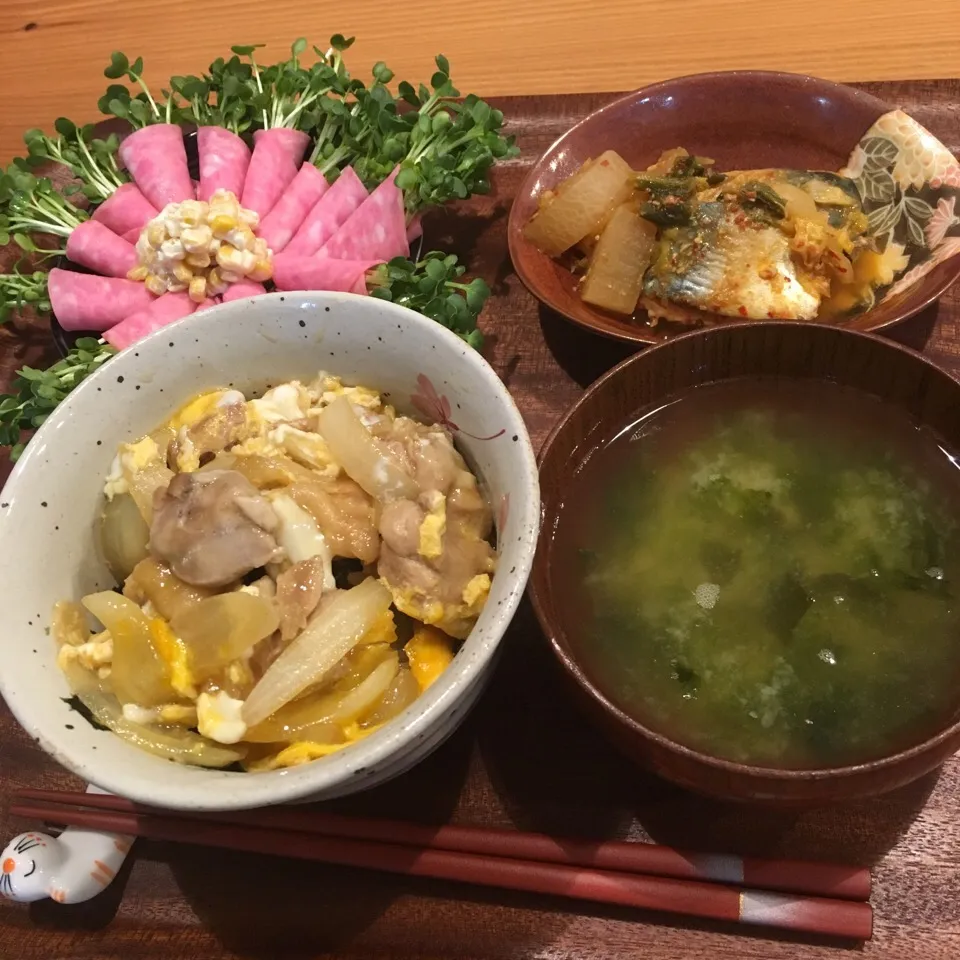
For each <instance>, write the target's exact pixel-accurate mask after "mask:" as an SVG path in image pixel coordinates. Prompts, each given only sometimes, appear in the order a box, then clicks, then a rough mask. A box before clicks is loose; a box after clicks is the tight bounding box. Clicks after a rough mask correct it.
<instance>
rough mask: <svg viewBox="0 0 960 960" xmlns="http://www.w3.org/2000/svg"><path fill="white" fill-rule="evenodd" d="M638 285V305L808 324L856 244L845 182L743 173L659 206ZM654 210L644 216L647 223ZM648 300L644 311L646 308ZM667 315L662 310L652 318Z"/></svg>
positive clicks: (855, 210) (853, 204)
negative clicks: (664, 212)
mask: <svg viewBox="0 0 960 960" xmlns="http://www.w3.org/2000/svg"><path fill="white" fill-rule="evenodd" d="M666 202H667V203H668V204H670V206H669V210H668V215H669V216H670V217H672V218H673V219H674V221H678V220H679V221H685V222H680V223H679V225H676V226H664V227H663V229H661V231H660V235H659V237H658V241H657V245H656V247H655V248H654V252H653V256H652V259H651V264H650V268H649V269H648V270H647V273H646V276H645V278H644V294H645V298H646V299H645V301H644V302H645V303H646V304H647V305H648V308H650V309H651V312H653V313H656V306H657V303H664V304H670V305H680V306H681V307H687V308H693V310H695V311H704V312H706V313H712V314H720V315H722V316H728V317H740V318H748V319H753V320H761V319H767V318H778V319H793V320H812V319H813V318H815V317H816V316H817V313H818V311H819V309H820V305H821V301H822V300H823V299H824V298H826V297H827V296H828V295H829V294H830V290H831V281H832V280H834V279H836V280H839V281H840V282H841V283H842V282H844V277H843V275H844V274H845V273H850V272H851V271H852V268H851V258H852V257H853V256H854V254H855V252H856V250H858V249H860V248H861V247H862V246H863V245H864V244H865V243H866V240H865V237H864V235H865V231H866V218H865V217H864V216H863V214H862V211H861V208H860V200H859V196H858V194H857V192H856V188H855V187H854V185H853V182H852V181H850V180H845V179H844V178H842V177H839V176H838V175H836V174H825V173H824V174H821V173H812V172H809V171H793V170H752V171H742V172H738V173H732V174H729V175H728V176H727V178H726V180H725V181H724V182H723V184H722V185H720V186H715V187H709V188H707V189H703V190H700V191H699V192H698V193H696V194H695V195H693V196H690V197H688V198H683V199H682V200H681V201H680V206H679V207H678V204H677V198H676V197H671V198H667V201H666ZM657 213H658V211H656V210H654V211H652V215H653V216H656V215H657ZM651 301H652V303H651ZM670 313H672V315H673V316H674V317H675V316H676V314H677V311H675V310H673V311H667V310H666V309H664V311H663V312H662V314H661V315H664V316H666V315H668V314H670Z"/></svg>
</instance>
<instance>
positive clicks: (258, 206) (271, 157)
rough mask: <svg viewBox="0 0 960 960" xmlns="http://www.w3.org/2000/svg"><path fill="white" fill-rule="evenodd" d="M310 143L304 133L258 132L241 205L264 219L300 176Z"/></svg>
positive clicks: (285, 131) (278, 128) (276, 130)
mask: <svg viewBox="0 0 960 960" xmlns="http://www.w3.org/2000/svg"><path fill="white" fill-rule="evenodd" d="M309 143H310V137H309V136H308V135H307V134H305V133H304V132H303V131H302V130H288V129H286V128H285V127H276V128H272V129H269V130H258V131H257V132H256V133H255V134H254V135H253V155H252V156H251V157H250V166H249V167H248V168H247V176H246V178H245V179H244V181H243V196H242V198H241V201H240V205H241V206H243V207H246V208H247V209H249V210H255V211H256V212H257V213H259V214H260V217H261V219H262V218H263V217H265V216H266V215H267V214H268V213H269V212H270V211H271V210H272V209H273V206H274V204H275V203H276V202H277V201H278V200H279V199H280V195H281V194H282V193H283V191H284V190H286V189H287V186H288V185H289V183H290V181H291V180H293V178H294V177H295V176H296V175H297V169H298V168H299V166H300V161H301V160H302V159H303V154H304V153H305V152H306V149H307V145H308V144H309Z"/></svg>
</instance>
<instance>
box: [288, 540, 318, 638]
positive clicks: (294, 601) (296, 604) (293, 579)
mask: <svg viewBox="0 0 960 960" xmlns="http://www.w3.org/2000/svg"><path fill="white" fill-rule="evenodd" d="M323 581H324V563H323V559H322V558H321V557H311V558H310V559H309V560H301V561H300V562H299V563H295V564H294V565H293V566H292V567H289V568H288V569H286V570H284V571H283V573H281V574H280V575H279V576H278V577H277V604H278V605H279V607H280V639H281V640H283V641H284V642H288V641H290V640H292V639H293V638H294V637H295V636H296V635H297V634H298V633H299V632H300V631H301V630H302V629H303V628H304V627H305V626H306V625H307V620H308V619H309V618H310V614H312V613H313V611H314V610H315V609H316V608H317V604H318V603H319V602H320V597H321V596H322V595H323Z"/></svg>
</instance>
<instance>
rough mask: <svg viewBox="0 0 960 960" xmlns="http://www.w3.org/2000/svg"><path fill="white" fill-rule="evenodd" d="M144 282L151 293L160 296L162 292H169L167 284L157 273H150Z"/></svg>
mask: <svg viewBox="0 0 960 960" xmlns="http://www.w3.org/2000/svg"><path fill="white" fill-rule="evenodd" d="M143 284H144V286H145V287H146V288H147V289H148V290H149V291H150V292H151V293H153V294H156V295H157V296H158V297H159V296H160V294H162V293H166V292H167V285H166V284H165V283H164V282H163V281H162V280H161V279H160V278H159V277H158V276H157V275H156V274H150V276H149V277H147V279H146V280H144V282H143Z"/></svg>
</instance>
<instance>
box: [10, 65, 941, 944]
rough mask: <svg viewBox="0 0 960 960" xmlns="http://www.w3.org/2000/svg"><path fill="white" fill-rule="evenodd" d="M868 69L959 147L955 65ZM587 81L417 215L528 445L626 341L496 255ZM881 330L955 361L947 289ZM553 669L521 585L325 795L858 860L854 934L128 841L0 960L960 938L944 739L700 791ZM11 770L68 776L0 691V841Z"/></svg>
mask: <svg viewBox="0 0 960 960" xmlns="http://www.w3.org/2000/svg"><path fill="white" fill-rule="evenodd" d="M867 88H868V89H869V90H870V91H871V92H874V93H876V94H878V95H879V96H881V97H884V98H885V99H887V100H889V101H890V102H893V103H896V104H898V105H900V106H901V107H903V108H904V109H906V110H907V111H909V112H910V113H912V114H913V115H914V116H915V117H916V118H917V119H918V120H920V121H921V122H922V123H924V124H925V125H927V126H928V127H929V128H930V129H931V130H933V131H934V132H935V133H936V134H938V135H939V136H940V137H941V138H942V139H943V140H944V141H945V142H946V143H947V144H948V145H949V146H950V147H951V149H952V150H954V152H957V151H958V150H960V123H958V119H960V114H958V104H960V82H939V83H893V84H870V85H867ZM605 99H606V98H605V97H603V96H599V95H581V96H573V97H527V98H512V99H503V100H501V101H498V105H499V106H500V107H501V108H502V109H503V110H504V111H505V113H506V114H507V115H508V117H510V118H511V125H512V128H513V130H514V131H515V132H516V133H518V135H519V138H520V143H521V145H522V147H523V151H524V152H523V156H522V157H521V158H520V159H518V160H516V161H512V162H511V163H509V164H507V165H505V166H504V167H502V168H500V169H498V171H497V173H496V178H495V190H494V192H493V193H492V194H491V195H490V196H488V197H484V198H477V199H475V200H474V201H472V202H471V203H470V204H469V205H465V206H464V207H462V208H461V209H458V210H448V211H444V212H442V213H440V214H439V215H437V216H435V217H434V219H432V220H430V221H428V223H427V227H426V232H427V235H428V236H429V238H430V240H431V245H433V244H435V245H436V246H445V245H449V248H450V249H452V250H454V251H456V252H457V253H459V254H461V255H462V256H464V257H465V258H466V259H467V261H468V262H469V263H470V264H471V265H472V266H473V268H474V270H476V271H477V272H479V273H481V274H482V275H483V276H485V277H486V279H487V280H488V281H489V282H490V283H491V285H492V286H493V288H494V292H495V296H494V298H493V299H492V301H491V302H490V305H489V307H488V310H487V312H486V314H485V317H484V320H483V324H484V326H485V328H486V329H487V331H488V332H489V334H490V344H489V351H488V356H489V357H490V358H491V360H492V362H493V363H494V365H495V367H496V369H497V371H498V373H499V374H500V376H501V377H503V379H504V380H505V382H506V383H507V384H508V386H509V388H510V390H511V392H512V393H513V395H514V396H515V397H516V399H517V401H518V403H519V405H520V408H521V410H522V412H523V414H524V417H525V419H526V421H527V424H528V426H529V428H530V432H531V434H532V436H533V440H534V443H535V445H537V446H539V445H540V443H541V442H542V441H543V439H544V437H545V436H546V433H547V431H548V430H549V428H550V427H551V425H552V424H553V423H554V422H555V421H556V420H557V419H558V418H559V416H560V415H561V413H562V412H563V410H564V409H565V408H566V407H567V406H568V405H569V404H570V403H571V402H572V401H574V400H575V399H576V398H577V397H578V396H579V395H580V394H581V393H582V391H583V388H584V387H585V386H586V385H587V384H589V383H590V382H591V381H592V380H594V379H595V378H596V377H597V376H598V375H599V374H600V373H602V372H603V371H604V370H606V369H607V368H609V367H610V366H611V365H612V364H613V363H615V362H616V361H617V360H619V359H621V358H622V357H624V356H625V355H626V353H627V349H628V348H627V347H625V346H623V345H619V344H615V343H613V342H610V341H605V340H602V339H599V338H596V337H594V336H592V335H590V334H588V333H586V332H583V331H581V330H579V329H577V328H575V327H573V326H572V325H571V324H568V323H567V322H565V321H564V320H562V319H561V318H559V317H558V316H556V315H554V314H552V313H551V312H550V311H548V310H546V309H543V308H541V307H539V306H538V304H537V302H536V301H535V300H534V299H533V298H532V297H531V296H530V295H529V294H528V293H527V292H526V291H525V290H524V289H523V288H522V286H521V285H520V283H519V281H518V280H517V278H516V276H515V275H514V274H513V272H512V268H511V265H510V260H509V257H508V255H507V251H506V246H505V224H506V217H507V212H508V210H509V206H510V202H511V198H512V196H513V195H514V193H515V191H516V189H517V186H518V185H519V182H520V180H521V178H522V176H523V174H524V172H525V170H526V169H527V167H528V165H529V164H530V163H532V162H533V160H534V159H535V158H536V156H537V155H538V154H539V153H540V152H541V151H542V150H543V149H544V148H545V147H546V146H547V145H548V144H549V143H550V142H551V141H552V140H553V139H554V138H555V137H556V136H557V135H558V134H559V133H561V132H562V131H563V130H565V129H566V128H567V127H568V126H569V125H570V124H572V123H573V122H575V121H576V120H578V119H580V118H581V117H582V116H584V115H585V114H586V113H588V112H589V111H591V110H593V109H595V108H596V107H598V106H599V105H600V104H601V103H602V102H604V100H605ZM894 336H895V337H896V338H897V339H898V340H901V341H902V342H905V343H908V344H910V345H911V346H914V347H916V348H919V349H924V350H925V351H926V352H927V353H928V354H929V355H930V356H932V357H934V358H935V359H936V360H937V361H938V362H940V363H942V364H944V365H945V366H949V367H951V368H952V369H955V370H960V290H956V289H955V290H954V291H953V292H950V293H948V294H947V295H946V296H945V297H944V298H943V299H942V301H941V302H940V304H939V306H936V307H933V308H930V309H929V310H927V311H926V312H925V313H924V314H922V315H920V316H917V317H915V318H913V319H912V320H910V321H908V322H907V323H906V324H904V325H902V326H901V327H900V328H899V329H898V330H897V331H896V332H895V334H894ZM46 343H47V339H46V336H45V334H44V332H43V330H42V328H30V327H24V326H21V327H19V328H14V329H7V330H5V331H0V381H3V380H4V379H5V377H6V376H7V375H9V372H10V370H11V369H12V368H13V367H15V366H16V365H17V364H19V363H20V362H21V361H22V358H23V357H24V356H27V357H29V358H31V359H36V358H37V354H38V353H39V352H40V351H42V349H43V348H44V345H45V344H46ZM0 386H2V383H0ZM2 476H3V474H2V473H0V477H2ZM7 561H8V562H14V561H15V558H12V557H8V558H7ZM560 681H561V678H560V676H559V670H558V668H557V667H556V665H555V664H554V662H553V660H552V656H551V654H550V652H549V650H548V648H547V645H546V643H545V641H544V639H543V637H542V636H541V634H540V632H539V630H538V628H537V626H536V623H535V620H534V618H533V615H532V613H531V611H530V608H529V605H528V604H524V606H523V607H522V608H521V612H520V613H519V615H518V616H517V618H516V620H515V621H514V623H513V625H512V626H511V628H510V630H509V632H508V635H507V637H506V639H505V641H504V654H503V658H502V661H501V663H500V664H499V666H498V669H497V671H496V674H495V677H494V679H493V681H492V683H491V686H490V689H489V690H488V691H487V692H486V694H485V695H484V697H483V698H482V699H481V702H480V705H479V706H478V708H477V709H476V710H475V711H474V713H473V714H472V715H471V716H470V717H469V718H468V720H467V721H466V723H465V724H464V726H463V727H462V728H461V729H460V730H459V732H458V733H457V734H456V735H455V736H454V737H453V738H452V739H451V740H450V741H449V742H448V743H446V744H445V745H444V746H443V747H442V748H441V749H440V750H439V751H437V753H435V754H434V755H433V756H432V757H431V758H430V759H428V760H427V761H425V762H424V763H423V764H421V765H420V766H419V767H417V768H416V769H415V770H413V771H412V772H411V773H409V774H407V775H405V776H404V777H402V778H400V779H398V780H396V781H394V782H393V783H391V784H388V785H386V786H384V787H381V788H379V789H377V790H375V791H371V792H369V793H367V794H364V795H361V796H357V797H353V798H348V799H346V800H343V801H340V802H338V803H336V804H335V805H334V806H335V808H336V809H338V810H341V811H347V812H354V813H360V814H368V815H370V814H374V815H391V816H396V817H409V818H411V819H418V820H422V821H425V822H431V823H439V822H445V821H456V822H461V823H474V824H487V825H496V826H505V827H511V826H513V827H517V828H520V829H527V830H541V831H547V832H553V833H557V834H561V835H563V834H567V835H571V834H580V835H586V836H591V837H598V838H599V837H629V838H633V839H637V840H647V839H653V840H656V841H659V842H662V843H668V844H674V845H677V846H686V847H691V848H694V849H701V850H711V851H718V852H733V853H741V854H755V855H761V856H787V857H800V858H811V859H823V860H836V861H841V862H847V863H862V864H869V865H871V866H873V867H874V875H875V893H874V897H873V904H874V907H875V909H876V925H875V936H874V939H873V940H872V941H870V942H868V943H867V944H865V945H863V946H862V947H861V946H859V945H856V944H848V943H843V942H837V941H832V940H826V939H823V940H813V939H811V938H805V937H788V936H783V935H776V934H768V933H767V932H765V931H761V930H754V931H746V932H745V931H743V930H742V929H737V928H731V927H729V926H723V925H720V924H716V923H711V922H700V921H692V920H683V919H677V918H674V917H669V916H665V915H657V914H652V913H641V912H636V911H630V910H626V909H619V908H613V907H609V908H604V907H593V906H589V905H583V904H576V903H565V902H564V901H562V900H556V899H549V898H546V897H539V896H533V895H525V894H515V893H504V892H499V891H495V890H483V889H476V888H471V887H467V886H457V885H455V884H450V883H439V882H431V881H426V880H416V881H414V880H402V879H399V878H393V877H389V876H380V875H376V874H371V873H366V872H362V871H356V870H348V869H342V868H328V867H324V866H321V865H313V864H305V863H300V862H287V861H282V860H274V859H270V858H263V857H255V856H248V855H241V854H231V853H228V852H223V851H205V850H202V849H198V848H186V847H180V848H178V847H176V846H172V845H168V844H160V843H147V842H139V843H138V845H137V847H136V848H135V853H134V855H133V857H132V859H131V861H129V862H128V864H129V865H128V866H126V867H125V868H124V870H123V872H122V873H121V876H120V877H119V878H118V880H117V881H116V882H115V883H114V884H113V885H112V886H111V887H110V888H109V890H108V891H107V892H105V893H104V894H102V895H101V896H100V897H98V898H97V899H95V900H94V901H91V902H90V903H87V904H80V905H77V906H69V907H68V906H62V905H58V904H55V903H52V902H50V901H46V902H43V903H38V904H34V905H33V906H31V907H29V908H27V907H21V906H12V905H9V904H8V905H3V906H0V958H3V960H92V958H97V960H169V958H173V957H186V956H190V957H195V958H197V960H213V958H218V960H227V958H229V960H241V958H243V960H286V958H294V957H296V958H307V957H309V958H320V957H339V958H358V960H359V958H397V960H399V958H404V960H428V958H454V957H457V958H459V957H468V958H503V960H507V958H511V960H519V958H523V960H526V958H530V960H533V958H551V960H568V958H569V960H573V958H591V957H597V958H600V957H603V958H607V957H613V956H616V957H623V958H637V960H640V958H643V960H679V958H691V957H699V958H707V957H709V958H711V960H787V958H790V960H819V958H827V957H837V958H839V957H843V956H845V955H848V954H849V953H850V952H851V951H858V952H862V953H863V955H864V956H865V957H869V958H878V960H879V958H882V960H955V958H956V957H958V956H960V896H958V890H960V758H954V759H952V760H951V761H949V762H948V763H947V764H946V765H945V766H944V767H943V768H942V770H940V771H938V772H937V773H935V774H931V775H930V776H928V777H926V778H924V779H923V780H921V781H920V782H918V783H916V784H914V785H912V786H909V787H907V788H905V789H902V790H900V791H898V792H897V793H894V794H891V795H888V796H885V797H881V798H877V799H874V800H870V801H865V802H861V803H857V804H853V805H850V806H847V807H835V808H830V809H822V810H811V811H805V812H793V813H776V812H770V811H757V810H753V809H749V808H743V807H737V806H733V805H726V804H720V803H715V802H711V801H709V800H706V799H702V798H698V797H695V796H693V795H691V794H687V793H684V792H682V791H680V790H678V789H675V788H673V787H671V786H670V785H668V784H666V783H665V782H663V781H660V780H658V779H656V778H654V777H652V776H650V775H648V774H645V773H644V772H642V771H641V770H639V769H638V768H636V767H634V766H632V765H630V764H629V763H628V762H626V761H625V760H623V759H621V758H620V756H619V755H617V754H616V753H615V752H614V751H613V750H612V749H611V748H609V747H608V746H607V745H606V744H605V742H604V741H603V740H602V739H601V738H600V737H599V736H598V735H597V734H596V733H594V732H593V730H592V729H591V728H589V727H588V726H587V725H586V724H585V723H583V722H582V721H581V719H580V717H579V716H578V714H577V713H576V712H575V711H574V709H573V708H572V706H571V705H570V703H569V701H568V699H567V697H566V695H565V692H564V690H563V688H562V685H561V682H560ZM27 785H30V786H41V787H60V788H68V787H72V788H76V787H77V786H79V784H78V783H77V781H76V779H75V778H73V777H72V776H70V775H68V774H67V773H65V772H63V771H62V770H60V769H59V768H58V767H57V766H56V764H54V763H53V762H52V761H51V760H49V759H47V758H46V757H45V756H44V755H43V754H42V753H41V752H40V751H39V749H38V748H37V747H36V746H35V744H34V743H33V742H32V741H31V740H30V738H29V737H27V736H26V734H24V733H23V732H22V731H21V730H20V728H19V727H18V726H17V725H16V723H15V722H14V721H13V719H12V718H11V717H10V715H9V713H8V712H7V711H6V710H5V708H2V707H0V842H3V841H5V840H6V839H7V838H9V837H11V836H12V835H13V834H14V833H16V832H18V831H19V830H21V829H24V828H25V827H26V824H24V823H22V822H14V821H13V820H11V819H10V818H9V817H8V816H7V815H6V803H5V795H6V794H8V793H9V791H11V790H13V789H16V788H18V787H23V786H27Z"/></svg>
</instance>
